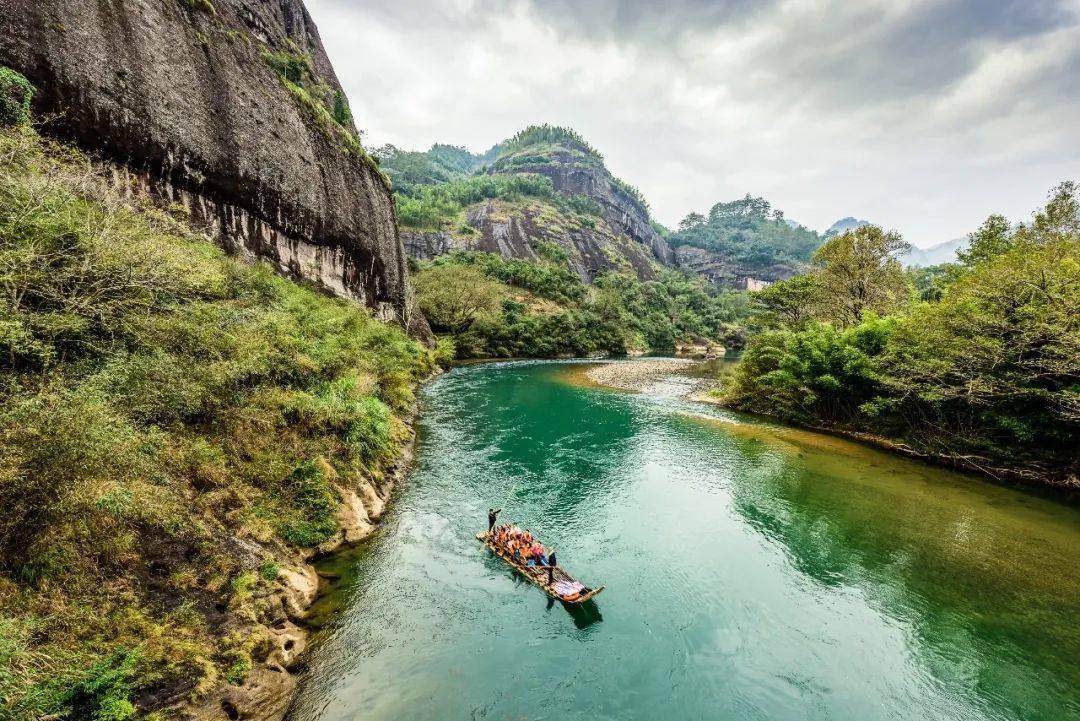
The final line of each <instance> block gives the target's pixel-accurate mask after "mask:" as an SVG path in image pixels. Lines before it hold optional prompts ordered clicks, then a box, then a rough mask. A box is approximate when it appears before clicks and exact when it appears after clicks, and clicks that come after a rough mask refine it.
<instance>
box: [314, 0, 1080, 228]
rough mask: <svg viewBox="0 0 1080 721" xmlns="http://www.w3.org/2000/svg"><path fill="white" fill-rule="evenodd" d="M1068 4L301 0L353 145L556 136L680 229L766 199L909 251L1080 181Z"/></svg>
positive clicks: (1073, 32)
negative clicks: (546, 131)
mask: <svg viewBox="0 0 1080 721" xmlns="http://www.w3.org/2000/svg"><path fill="white" fill-rule="evenodd" d="M1077 4H1078V3H1077V0H1067V2H1051V1H1050V0H1018V1H1016V2H1013V1H1011V0H1009V1H1004V2H994V1H991V0H955V1H946V0H918V1H916V2H899V1H898V0H889V1H888V2H886V1H885V0H875V1H874V2H864V3H860V4H858V5H856V4H854V3H850V2H842V1H841V0H820V1H812V0H780V1H778V2H770V3H760V2H753V3H751V2H746V1H745V0H736V1H728V2H714V1H712V0H673V1H671V2H668V3H665V4H663V5H658V4H655V3H650V2H644V1H643V0H642V1H638V2H635V1H633V0H626V1H623V2H617V1H616V0H596V1H589V0H537V2H535V3H533V2H527V1H526V0H511V1H507V2H500V1H498V0H420V1H419V2H398V3H375V2H368V1H366V0H365V1H353V2H347V1H346V0H309V3H308V5H309V8H310V10H311V12H312V14H313V15H314V17H315V20H316V22H317V23H318V25H319V29H320V32H321V34H322V36H323V41H324V43H325V44H326V46H327V50H328V52H329V54H330V57H331V60H332V61H333V62H334V65H335V68H336V70H337V73H338V75H339V77H340V78H341V80H342V83H343V84H344V86H345V88H346V91H347V92H348V94H349V97H350V100H351V102H352V105H353V109H354V112H355V115H356V117H357V122H358V124H359V125H360V126H361V127H363V128H364V129H365V130H366V131H367V136H366V141H367V142H368V143H369V144H373V145H381V144H383V143H386V142H391V143H394V144H395V145H399V146H402V147H407V148H425V147H427V146H429V145H430V144H431V143H433V142H449V143H455V144H462V145H466V146H468V147H470V148H472V149H474V150H485V149H486V148H487V147H489V146H490V145H492V144H493V143H495V142H497V141H499V140H502V139H504V138H506V137H508V136H509V135H512V134H513V133H514V132H516V131H517V130H519V129H521V128H522V127H524V126H526V125H529V124H532V123H540V122H552V123H558V124H564V125H570V126H573V127H574V128H576V129H577V130H578V131H580V132H581V133H582V134H583V135H584V136H585V137H586V138H588V139H589V140H590V142H592V144H593V145H595V146H596V147H598V148H599V149H600V150H601V151H602V152H603V153H604V154H605V156H606V157H607V160H608V165H609V166H610V167H611V169H612V171H613V172H615V173H616V174H617V175H620V176H621V177H623V178H624V179H626V180H627V181H629V182H631V183H633V184H635V185H637V186H639V187H640V188H641V189H642V191H643V192H644V193H645V194H646V196H647V197H648V198H649V199H650V200H651V202H652V205H653V208H654V211H655V214H656V215H657V217H658V218H659V219H660V220H661V221H662V222H665V223H667V224H669V225H674V224H675V223H677V222H678V220H679V219H680V218H681V217H682V216H683V215H684V214H685V213H687V212H689V211H690V210H704V209H707V208H708V207H709V206H710V205H711V204H712V203H714V202H717V201H720V200H730V199H732V198H735V197H740V196H742V195H744V194H745V193H748V192H749V193H752V194H755V195H763V196H765V197H767V198H769V199H770V200H771V201H772V202H773V204H774V205H775V206H777V207H780V208H783V209H784V210H785V212H786V213H787V214H788V216H789V217H792V218H796V219H798V220H800V221H801V222H803V223H805V224H807V225H809V226H811V227H817V228H823V227H825V226H827V225H829V224H830V223H831V222H832V221H833V220H835V219H837V218H839V217H841V216H844V215H856V216H859V217H866V218H870V219H873V220H875V221H877V222H880V223H882V224H884V225H887V226H889V227H894V228H896V229H898V230H900V231H901V232H903V233H904V234H905V236H906V237H907V238H908V239H909V240H910V241H912V242H913V243H915V244H917V245H922V246H926V245H931V244H933V243H936V242H940V241H943V240H948V239H950V238H954V237H957V236H959V235H963V234H965V233H967V232H968V231H970V230H972V229H974V227H976V226H977V225H978V224H979V222H981V220H982V219H983V218H985V216H986V215H988V214H989V213H991V212H1003V213H1006V214H1007V215H1009V216H1010V217H1014V218H1017V219H1019V218H1024V217H1027V215H1028V214H1029V213H1030V212H1031V210H1032V209H1034V208H1035V207H1036V206H1037V205H1038V204H1039V203H1040V202H1041V201H1042V200H1043V198H1044V196H1045V194H1046V192H1047V190H1049V188H1050V187H1051V186H1052V185H1054V184H1055V183H1057V182H1059V181H1061V180H1064V179H1066V178H1069V177H1071V178H1077V177H1078V176H1080V133H1077V132H1076V131H1075V128H1076V127H1077V126H1078V125H1080V24H1078V21H1077Z"/></svg>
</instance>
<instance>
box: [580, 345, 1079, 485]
mask: <svg viewBox="0 0 1080 721" xmlns="http://www.w3.org/2000/svg"><path fill="white" fill-rule="evenodd" d="M699 365H700V363H699V362H695V361H689V360H683V359H676V358H673V359H648V360H641V361H637V360H633V361H624V362H618V363H608V364H604V365H598V366H595V367H593V368H590V369H588V370H587V371H585V373H584V375H585V376H586V377H587V378H588V379H589V380H590V381H591V382H593V383H596V384H597V385H600V386H602V387H606V388H611V389H615V390H622V391H632V392H636V393H641V392H649V390H650V388H651V387H655V386H656V385H657V384H658V383H662V382H664V381H665V380H667V379H669V378H670V377H671V376H672V375H686V374H688V373H692V370H693V368H694V367H696V366H699ZM684 388H685V392H682V393H680V395H681V397H682V398H684V399H685V400H688V401H691V402H694V403H706V404H709V405H714V406H719V407H724V408H730V406H728V405H727V404H726V403H725V402H724V399H723V398H722V397H721V396H720V395H718V394H714V392H713V389H712V388H709V384H708V382H707V381H706V380H704V379H699V382H698V383H693V384H687V385H685V386H684ZM665 390H666V388H665ZM731 410H736V411H738V410H739V409H737V408H731ZM739 412H745V411H739ZM763 417H764V418H767V419H768V420H770V421H773V422H776V423H784V424H787V425H792V426H795V427H798V428H804V429H806V430H810V431H815V432H818V433H826V434H829V435H833V436H837V437H840V438H846V439H848V440H853V441H857V442H859V443H863V444H866V445H869V446H873V447H875V448H880V449H882V450H885V451H888V452H890V453H895V454H897V455H901V456H904V457H907V458H910V459H913V460H917V461H922V462H924V463H930V464H933V465H937V466H941V467H943V468H950V469H953V470H960V471H965V472H969V473H974V474H977V475H979V476H982V477H984V478H987V479H989V480H992V481H995V482H1012V483H1020V484H1023V485H1031V486H1036V487H1042V488H1051V489H1054V490H1056V491H1064V492H1065V493H1066V494H1067V495H1068V497H1069V498H1070V499H1071V498H1073V497H1075V496H1076V495H1077V493H1078V492H1080V481H1078V480H1077V479H1056V478H1051V477H1049V476H1046V475H1041V474H1038V473H1035V472H1032V471H1029V470H1024V469H1015V468H1001V467H996V466H993V465H990V464H988V463H984V462H982V459H978V458H973V457H969V456H962V455H949V454H943V453H929V452H925V451H920V450H918V449H916V448H913V447H912V446H910V445H908V444H906V443H903V442H901V441H897V440H894V439H890V438H886V437H884V436H879V435H875V434H873V433H866V432H863V431H858V430H852V429H848V428H839V427H827V426H815V425H809V424H803V423H794V422H790V421H786V420H782V419H779V418H774V417H771V416H763Z"/></svg>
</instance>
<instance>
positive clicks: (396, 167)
mask: <svg viewBox="0 0 1080 721" xmlns="http://www.w3.org/2000/svg"><path fill="white" fill-rule="evenodd" d="M374 156H375V157H376V158H377V159H378V160H379V164H380V166H381V167H382V169H383V170H384V171H385V172H386V174H387V175H389V176H390V179H391V180H392V181H393V183H394V189H395V190H396V191H397V193H398V197H399V204H400V202H401V201H400V198H401V196H413V195H415V194H416V193H417V188H418V186H421V185H438V184H440V183H447V182H450V181H452V180H456V179H458V178H462V177H464V176H465V175H467V174H469V173H471V172H472V171H474V170H475V169H476V168H478V167H479V165H480V163H481V156H478V155H473V154H472V153H470V152H469V151H468V150H466V149H465V148H460V147H456V146H453V145H440V144H435V145H432V146H431V149H430V150H428V151H427V152H424V153H421V152H415V151H405V150H399V149H398V148H396V147H394V146H393V145H385V146H383V147H381V148H379V149H377V150H376V151H375V152H374Z"/></svg>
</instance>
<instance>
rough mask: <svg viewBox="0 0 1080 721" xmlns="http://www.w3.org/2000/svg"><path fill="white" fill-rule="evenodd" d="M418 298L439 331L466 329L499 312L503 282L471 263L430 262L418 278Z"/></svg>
mask: <svg viewBox="0 0 1080 721" xmlns="http://www.w3.org/2000/svg"><path fill="white" fill-rule="evenodd" d="M414 282H415V286H416V295H417V299H418V300H419V302H420V308H421V309H422V310H423V311H424V315H425V316H426V317H427V319H428V322H429V323H431V325H432V328H434V329H435V330H437V331H447V332H450V333H462V332H464V331H465V330H467V329H468V328H469V327H470V326H472V324H473V323H475V322H476V321H477V319H478V318H480V317H482V316H485V315H490V314H493V313H495V312H497V310H498V308H499V304H500V302H501V301H502V298H503V291H502V289H501V288H500V286H499V285H498V284H497V283H495V282H494V281H492V280H491V279H490V278H488V277H487V276H486V275H485V274H484V272H483V271H482V270H480V269H478V268H475V267H469V265H468V264H464V263H454V262H445V261H444V262H441V263H437V264H430V265H428V267H426V268H424V269H423V270H421V271H420V273H418V274H417V275H416V276H415V278H414Z"/></svg>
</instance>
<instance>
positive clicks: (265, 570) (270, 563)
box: [259, 558, 281, 581]
mask: <svg viewBox="0 0 1080 721" xmlns="http://www.w3.org/2000/svg"><path fill="white" fill-rule="evenodd" d="M280 573H281V567H280V566H279V565H278V563H277V561H275V560H274V559H272V558H268V559H266V560H265V561H263V562H262V563H261V564H260V565H259V575H260V576H262V578H263V580H265V581H276V580H277V577H278V575H279V574H280Z"/></svg>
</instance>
